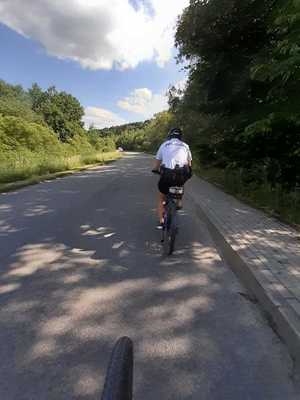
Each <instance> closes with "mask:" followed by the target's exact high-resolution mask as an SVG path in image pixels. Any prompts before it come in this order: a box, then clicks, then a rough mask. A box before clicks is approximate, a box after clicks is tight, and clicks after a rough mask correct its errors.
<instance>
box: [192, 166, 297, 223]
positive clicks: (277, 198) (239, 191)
mask: <svg viewBox="0 0 300 400" xmlns="http://www.w3.org/2000/svg"><path fill="white" fill-rule="evenodd" d="M194 170H195V173H196V174H197V175H198V176H200V177H201V178H203V179H205V180H207V181H208V182H210V183H213V184H214V185H216V186H217V187H220V188H221V189H222V190H223V191H225V192H227V193H229V194H232V195H234V196H235V197H236V198H238V199H239V200H241V201H244V202H245V203H248V204H249V205H251V206H253V207H255V208H258V209H260V210H262V211H264V212H266V213H267V214H269V215H270V216H272V217H275V218H278V219H279V220H281V221H282V222H285V223H288V224H290V225H293V226H294V227H295V228H296V229H300V191H294V192H285V191H283V190H282V188H281V187H280V186H279V185H278V186H276V187H275V188H272V187H271V185H269V184H257V183H248V184H245V183H244V182H243V181H242V179H241V177H240V175H239V173H238V172H234V171H227V170H223V169H219V168H204V167H201V166H200V165H199V164H196V165H195V166H194Z"/></svg>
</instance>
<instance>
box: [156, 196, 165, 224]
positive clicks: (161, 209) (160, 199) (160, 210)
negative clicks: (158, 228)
mask: <svg viewBox="0 0 300 400" xmlns="http://www.w3.org/2000/svg"><path fill="white" fill-rule="evenodd" d="M165 201H166V195H165V194H163V193H160V192H159V193H158V205H157V214H158V219H159V222H160V223H161V224H162V223H163V220H164V202H165Z"/></svg>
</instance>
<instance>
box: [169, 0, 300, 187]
mask: <svg viewBox="0 0 300 400" xmlns="http://www.w3.org/2000/svg"><path fill="white" fill-rule="evenodd" d="M176 45H177V47H178V50H179V60H185V61H188V70H189V79H188V83H187V87H186V90H185V91H184V93H176V90H174V88H173V90H171V91H170V106H171V110H172V111H173V113H174V115H175V116H176V119H177V121H178V123H179V124H181V125H182V126H183V127H184V129H185V131H186V132H188V135H189V140H190V141H191V143H192V144H193V146H194V147H195V149H196V152H197V154H198V156H199V157H200V159H201V161H202V163H206V164H207V165H212V164H213V165H216V166H219V167H222V168H225V167H226V168H232V169H239V171H240V173H241V174H242V176H243V177H244V179H245V181H247V182H248V181H252V180H256V181H257V180H259V181H268V182H270V183H271V184H272V185H276V184H277V183H279V184H281V185H282V187H284V188H286V189H292V188H294V187H295V185H296V184H297V183H300V169H299V167H300V130H299V125H300V105H299V101H298V99H297V95H298V92H299V90H300V84H299V77H300V2H299V0H284V1H279V0H244V1H240V0H210V1H199V0H191V1H190V5H189V7H187V8H186V9H185V11H184V13H183V14H182V16H181V17H180V19H179V21H178V27H177V33H176Z"/></svg>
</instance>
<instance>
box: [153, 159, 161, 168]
mask: <svg viewBox="0 0 300 400" xmlns="http://www.w3.org/2000/svg"><path fill="white" fill-rule="evenodd" d="M160 166H161V160H155V161H154V167H153V169H155V170H156V171H159V169H160Z"/></svg>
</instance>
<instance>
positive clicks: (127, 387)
mask: <svg viewBox="0 0 300 400" xmlns="http://www.w3.org/2000/svg"><path fill="white" fill-rule="evenodd" d="M132 384H133V343H132V340H131V339H130V338H128V337H126V336H124V337H122V338H120V339H119V340H118V341H117V343H116V344H115V346H114V348H113V351H112V355H111V358H110V362H109V365H108V369H107V373H106V378H105V384H104V389H103V393H102V397H101V400H132Z"/></svg>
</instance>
